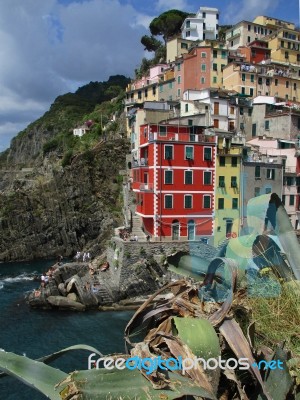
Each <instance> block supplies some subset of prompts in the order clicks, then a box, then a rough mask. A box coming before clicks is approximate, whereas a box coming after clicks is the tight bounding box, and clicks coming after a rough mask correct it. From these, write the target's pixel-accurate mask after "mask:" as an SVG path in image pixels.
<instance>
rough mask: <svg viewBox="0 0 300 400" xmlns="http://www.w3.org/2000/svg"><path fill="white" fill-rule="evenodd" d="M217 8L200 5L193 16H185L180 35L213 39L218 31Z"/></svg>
mask: <svg viewBox="0 0 300 400" xmlns="http://www.w3.org/2000/svg"><path fill="white" fill-rule="evenodd" d="M219 15H220V13H219V10H218V9H217V8H210V7H200V9H199V10H198V12H197V13H196V15H195V16H189V17H187V18H186V19H185V20H184V22H183V24H182V27H181V37H182V38H183V39H189V40H193V41H196V40H206V39H210V40H215V39H217V38H218V31H219Z"/></svg>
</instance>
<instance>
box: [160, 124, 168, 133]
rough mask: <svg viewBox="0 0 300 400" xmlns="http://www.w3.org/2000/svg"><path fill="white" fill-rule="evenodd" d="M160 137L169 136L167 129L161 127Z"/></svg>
mask: <svg viewBox="0 0 300 400" xmlns="http://www.w3.org/2000/svg"><path fill="white" fill-rule="evenodd" d="M159 136H167V127H166V126H164V125H159Z"/></svg>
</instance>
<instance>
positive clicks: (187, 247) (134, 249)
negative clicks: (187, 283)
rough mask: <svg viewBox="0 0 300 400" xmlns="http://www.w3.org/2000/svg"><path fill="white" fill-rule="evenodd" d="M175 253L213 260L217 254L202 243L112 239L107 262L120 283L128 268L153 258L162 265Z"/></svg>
mask: <svg viewBox="0 0 300 400" xmlns="http://www.w3.org/2000/svg"><path fill="white" fill-rule="evenodd" d="M177 251H183V252H189V253H190V254H191V255H195V256H199V257H202V258H206V259H212V258H214V257H215V255H216V253H217V250H216V249H215V248H214V247H212V246H210V245H208V244H205V243H203V242H191V241H186V242H130V241H128V242H127V241H126V242H124V241H123V240H122V239H120V238H118V237H114V238H112V239H111V241H110V244H109V246H108V248H107V261H108V262H109V264H110V265H111V266H112V267H113V268H115V278H116V280H119V281H122V280H123V279H125V278H126V279H128V273H131V272H130V268H128V267H129V266H131V265H132V264H135V263H136V262H138V261H139V260H141V261H142V260H143V259H145V258H147V259H151V258H154V259H155V260H156V261H157V262H158V263H159V264H162V262H163V261H164V260H165V259H166V257H167V256H169V255H171V254H172V253H175V252H177Z"/></svg>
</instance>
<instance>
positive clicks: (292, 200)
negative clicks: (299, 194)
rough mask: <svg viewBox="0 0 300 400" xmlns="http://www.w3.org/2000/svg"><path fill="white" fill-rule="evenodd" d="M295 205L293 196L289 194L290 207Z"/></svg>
mask: <svg viewBox="0 0 300 400" xmlns="http://www.w3.org/2000/svg"><path fill="white" fill-rule="evenodd" d="M294 205H295V195H294V194H291V195H290V206H294Z"/></svg>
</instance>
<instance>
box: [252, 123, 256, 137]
mask: <svg viewBox="0 0 300 400" xmlns="http://www.w3.org/2000/svg"><path fill="white" fill-rule="evenodd" d="M254 136H256V124H252V137H254Z"/></svg>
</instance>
